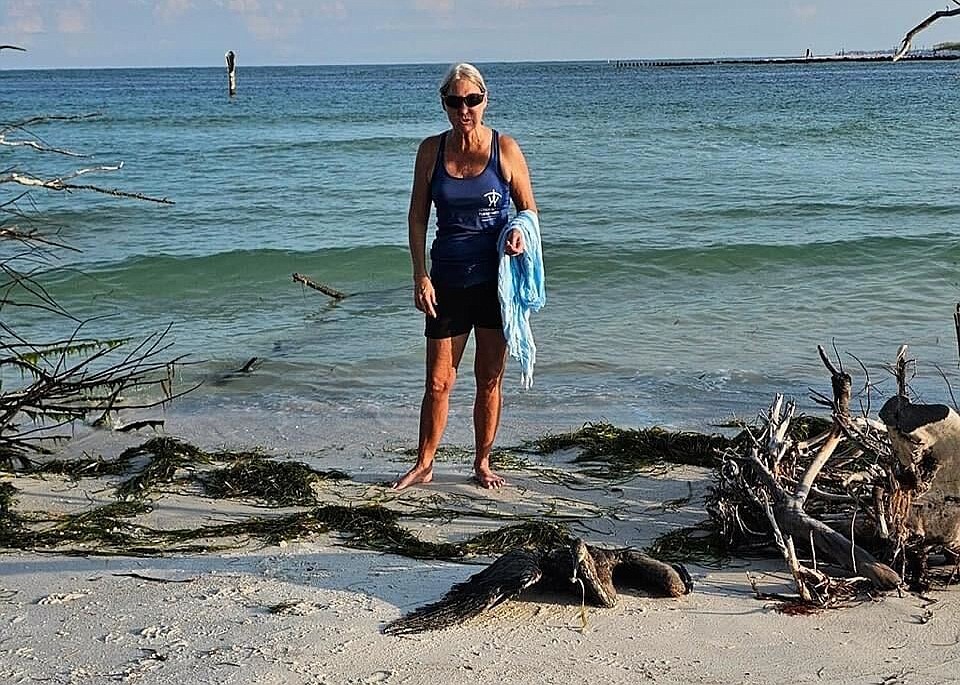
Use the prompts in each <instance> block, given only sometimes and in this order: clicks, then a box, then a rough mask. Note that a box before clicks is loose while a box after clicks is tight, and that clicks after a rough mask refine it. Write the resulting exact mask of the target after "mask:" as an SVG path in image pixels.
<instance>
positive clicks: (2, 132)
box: [0, 113, 100, 157]
mask: <svg viewBox="0 0 960 685" xmlns="http://www.w3.org/2000/svg"><path fill="white" fill-rule="evenodd" d="M99 116H100V114H99V113H91V114H69V115H66V114H65V115H44V116H37V117H30V118H29V119H24V120H23V121H18V122H16V123H13V124H7V125H5V126H0V145H6V146H8V147H30V148H33V149H34V150H37V151H39V152H53V153H56V154H58V155H66V156H67V157H86V156H87V155H82V154H80V153H78V152H73V151H71V150H64V149H62V148H57V147H53V146H52V145H48V144H47V143H45V142H44V141H43V139H42V138H40V137H39V136H37V135H36V134H35V133H32V132H30V131H29V130H28V127H30V126H35V125H37V124H46V123H49V122H51V121H85V120H88V119H95V118H97V117H99ZM15 131H18V132H20V133H22V134H26V135H28V136H30V137H29V138H20V139H16V140H8V139H7V136H8V135H10V134H11V133H12V132H15Z"/></svg>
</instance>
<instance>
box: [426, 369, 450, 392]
mask: <svg viewBox="0 0 960 685" xmlns="http://www.w3.org/2000/svg"><path fill="white" fill-rule="evenodd" d="M456 380H457V374H456V373H438V374H432V375H430V376H428V377H427V383H426V392H427V394H428V395H431V396H433V397H446V396H448V395H449V394H450V391H452V390H453V384H454V383H455V382H456Z"/></svg>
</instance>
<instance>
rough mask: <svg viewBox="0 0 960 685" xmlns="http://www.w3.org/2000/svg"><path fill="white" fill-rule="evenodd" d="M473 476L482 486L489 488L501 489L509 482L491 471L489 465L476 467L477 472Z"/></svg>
mask: <svg viewBox="0 0 960 685" xmlns="http://www.w3.org/2000/svg"><path fill="white" fill-rule="evenodd" d="M473 478H474V480H475V481H477V484H479V485H480V487H481V488H486V489H487V490H499V489H500V488H502V487H503V486H504V485H506V484H507V481H506V480H504V479H503V478H502V477H501V476H498V475H497V474H495V473H494V472H493V471H491V470H490V467H489V466H478V467H476V473H475V474H474V476H473Z"/></svg>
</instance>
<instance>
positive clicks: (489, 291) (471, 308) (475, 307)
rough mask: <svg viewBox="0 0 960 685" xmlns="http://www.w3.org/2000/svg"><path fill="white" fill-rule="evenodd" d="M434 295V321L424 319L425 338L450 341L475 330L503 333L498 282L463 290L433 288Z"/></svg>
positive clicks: (441, 286) (439, 285)
mask: <svg viewBox="0 0 960 685" xmlns="http://www.w3.org/2000/svg"><path fill="white" fill-rule="evenodd" d="M433 287H434V291H435V292H436V293H437V306H436V307H435V309H436V310H437V318H435V319H434V318H432V317H431V316H429V315H428V316H427V323H426V327H425V329H424V332H423V334H424V335H425V336H427V337H428V338H434V339H442V338H452V337H454V336H456V335H463V334H464V333H469V332H470V331H471V330H472V329H473V328H474V327H476V328H499V329H501V330H502V329H503V319H502V318H501V316H500V296H499V295H498V293H497V282H496V281H491V282H489V283H481V284H480V285H471V286H468V287H466V288H451V287H449V286H445V285H443V284H440V283H436V284H434V286H433Z"/></svg>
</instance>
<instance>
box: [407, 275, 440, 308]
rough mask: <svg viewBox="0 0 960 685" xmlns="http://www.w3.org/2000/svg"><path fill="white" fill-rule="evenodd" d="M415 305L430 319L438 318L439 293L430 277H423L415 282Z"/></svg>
mask: <svg viewBox="0 0 960 685" xmlns="http://www.w3.org/2000/svg"><path fill="white" fill-rule="evenodd" d="M413 304H414V306H415V307H416V308H417V309H419V310H420V311H421V312H423V313H424V314H426V315H427V316H429V317H430V318H433V319H436V318H437V310H436V306H437V293H436V291H435V290H434V289H433V282H432V281H431V280H430V277H429V276H421V277H420V278H417V279H416V280H415V281H414V283H413Z"/></svg>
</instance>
